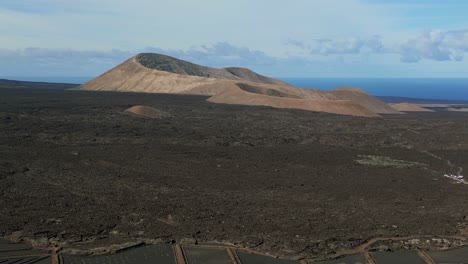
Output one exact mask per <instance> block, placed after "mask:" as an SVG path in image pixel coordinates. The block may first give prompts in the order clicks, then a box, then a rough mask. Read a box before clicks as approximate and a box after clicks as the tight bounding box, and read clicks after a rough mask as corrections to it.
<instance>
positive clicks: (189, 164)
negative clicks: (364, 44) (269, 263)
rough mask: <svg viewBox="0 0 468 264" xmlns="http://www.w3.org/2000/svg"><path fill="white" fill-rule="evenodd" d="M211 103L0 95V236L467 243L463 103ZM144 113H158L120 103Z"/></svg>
mask: <svg viewBox="0 0 468 264" xmlns="http://www.w3.org/2000/svg"><path fill="white" fill-rule="evenodd" d="M206 98H207V97H203V96H190V95H162V94H139V93H111V92H86V91H67V90H51V89H0V157H1V159H0V196H1V199H0V236H5V237H7V238H12V237H16V238H23V239H33V240H36V241H47V240H51V239H52V240H56V241H58V242H59V244H61V245H62V246H64V247H74V246H75V245H80V246H81V247H89V248H92V247H95V246H97V245H107V244H113V243H123V242H129V241H160V242H169V241H180V240H181V239H187V238H189V239H194V240H196V241H197V242H198V243H201V242H223V243H233V244H235V245H238V246H241V247H247V248H251V249H254V250H257V251H261V252H269V253H274V254H278V255H284V256H293V255H301V256H304V257H316V256H319V255H332V254H335V253H339V252H342V251H345V250H349V249H353V248H356V247H358V246H359V245H361V244H362V243H364V242H365V241H368V240H370V239H372V238H379V237H397V238H398V237H411V236H415V237H417V236H421V237H426V236H434V237H466V236H467V234H468V206H467V205H466V201H467V200H468V185H464V184H456V183H454V182H453V181H452V180H451V179H448V178H446V177H443V175H444V174H463V168H467V169H468V159H466V157H468V122H467V120H468V113H463V112H436V113H412V114H404V115H384V116H383V117H381V118H365V117H352V116H343V115H333V114H326V113H316V112H310V111H302V110H289V109H274V108H269V107H254V106H236V105H222V104H212V103H209V102H206ZM135 105H145V106H149V107H153V108H155V109H157V110H159V111H160V112H161V113H163V114H162V115H161V116H162V117H161V118H142V117H138V116H135V115H133V114H131V113H128V112H125V110H126V109H128V108H130V107H132V106H135Z"/></svg>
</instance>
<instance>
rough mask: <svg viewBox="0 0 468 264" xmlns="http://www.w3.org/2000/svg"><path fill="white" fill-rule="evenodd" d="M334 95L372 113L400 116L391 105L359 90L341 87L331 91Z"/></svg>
mask: <svg viewBox="0 0 468 264" xmlns="http://www.w3.org/2000/svg"><path fill="white" fill-rule="evenodd" d="M330 93H332V94H333V95H335V96H336V97H337V98H339V99H341V100H350V101H353V102H355V103H357V104H360V105H362V106H364V107H365V108H367V109H369V110H370V111H372V112H375V113H379V114H398V113H399V112H398V111H397V110H396V109H394V108H392V107H391V106H390V105H388V104H386V103H384V102H382V101H380V100H379V99H377V98H375V97H373V96H371V95H369V94H368V93H366V92H364V91H363V90H361V89H359V88H354V87H340V88H337V89H335V90H332V91H330Z"/></svg>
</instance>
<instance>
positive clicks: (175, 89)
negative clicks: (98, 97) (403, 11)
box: [80, 53, 398, 117]
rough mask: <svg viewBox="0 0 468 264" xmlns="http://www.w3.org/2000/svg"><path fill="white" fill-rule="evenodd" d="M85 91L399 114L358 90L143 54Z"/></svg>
mask: <svg viewBox="0 0 468 264" xmlns="http://www.w3.org/2000/svg"><path fill="white" fill-rule="evenodd" d="M80 89H82V90H94V91H116V92H146V93H172V94H198V95H206V96H209V97H210V98H209V99H208V101H210V102H214V103H225V104H243V105H264V106H271V107H278V108H296V109H304V110H310V111H320V112H328V113H335V114H344V115H354V116H366V117H376V116H378V113H398V112H397V111H396V110H394V109H392V108H391V107H390V106H388V105H386V104H385V103H383V102H381V101H379V100H378V99H376V98H375V97H372V96H371V95H369V94H367V93H365V92H363V91H361V90H359V89H357V88H352V89H351V88H340V89H337V90H335V91H332V92H328V91H319V90H314V89H304V88H298V87H295V86H292V85H290V84H288V83H285V82H283V81H280V80H277V79H274V78H270V77H266V76H263V75H260V74H258V73H255V72H253V71H251V70H249V69H245V68H237V67H231V68H224V69H215V68H210V67H205V66H201V65H197V64H194V63H191V62H187V61H183V60H179V59H176V58H173V57H170V56H166V55H161V54H152V53H142V54H138V55H137V56H135V57H132V58H130V59H129V60H127V61H125V62H124V63H122V64H120V65H118V66H117V67H115V68H113V69H111V70H109V71H107V72H105V73H104V74H102V75H101V76H99V77H97V78H96V79H94V80H91V81H90V82H88V83H85V84H83V85H82V86H80Z"/></svg>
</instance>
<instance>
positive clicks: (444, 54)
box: [396, 30, 468, 62]
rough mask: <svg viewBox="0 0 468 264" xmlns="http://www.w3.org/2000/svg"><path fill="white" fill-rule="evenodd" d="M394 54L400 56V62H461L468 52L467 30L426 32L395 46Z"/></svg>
mask: <svg viewBox="0 0 468 264" xmlns="http://www.w3.org/2000/svg"><path fill="white" fill-rule="evenodd" d="M396 52H398V53H399V54H401V61H402V62H419V61H421V60H423V59H427V60H435V61H461V60H463V59H464V55H465V53H466V52H468V30H458V31H442V30H431V31H426V32H424V33H422V34H421V35H419V36H418V37H416V38H412V39H410V40H408V41H406V42H404V43H402V44H399V45H397V47H396Z"/></svg>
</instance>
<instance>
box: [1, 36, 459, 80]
mask: <svg viewBox="0 0 468 264" xmlns="http://www.w3.org/2000/svg"><path fill="white" fill-rule="evenodd" d="M283 45H285V46H289V47H292V48H293V49H297V50H300V51H301V52H298V53H294V52H292V53H291V54H289V55H288V56H282V57H281V56H272V55H269V54H267V53H265V52H263V51H261V50H256V49H251V48H247V47H243V46H238V45H234V44H232V43H229V42H216V43H214V44H210V45H200V46H192V47H190V48H188V49H185V50H184V49H165V48H161V47H146V48H142V49H138V50H122V49H112V50H108V51H94V50H74V49H48V48H34V47H30V48H25V49H15V50H13V49H0V72H1V73H2V75H3V76H15V75H18V73H20V75H23V76H52V75H57V74H58V75H61V76H96V75H98V74H100V73H102V72H104V71H106V70H108V69H110V68H112V67H114V66H116V65H118V64H119V63H121V62H123V61H124V60H126V59H128V58H129V57H131V56H134V55H135V54H137V53H140V52H154V53H161V54H166V55H169V56H173V57H176V58H180V59H183V60H188V61H192V62H194V63H198V64H202V65H207V66H211V67H217V68H221V67H227V66H240V67H248V68H251V69H253V70H256V71H259V72H260V73H263V74H267V75H275V76H291V75H294V73H293V72H294V71H296V72H303V73H304V75H305V76H307V75H311V73H312V74H313V75H323V74H324V72H325V73H326V74H328V75H332V71H333V70H334V69H335V70H337V69H339V71H346V72H348V73H350V74H351V71H350V70H351V69H352V70H356V71H357V69H360V70H364V71H365V70H367V69H366V65H364V66H363V65H361V66H360V67H356V65H357V64H365V63H362V61H360V62H359V63H356V61H357V60H359V59H360V58H361V57H362V55H366V56H367V57H368V56H372V57H376V58H379V56H383V57H385V56H387V57H388V56H390V57H395V58H399V60H400V62H401V63H403V64H410V63H411V64H416V63H418V62H422V61H426V62H427V61H429V62H430V61H432V62H434V63H436V62H439V61H457V62H460V61H464V59H465V54H466V53H467V52H468V30H457V31H441V30H430V31H426V32H423V33H421V34H420V35H418V36H416V37H414V38H409V39H408V40H406V41H403V42H401V43H393V44H385V43H384V41H383V40H382V38H381V37H380V36H372V37H369V38H362V37H352V38H346V39H343V38H340V39H318V40H315V41H314V42H313V43H307V42H304V41H301V40H297V39H288V40H287V41H285V42H284V43H283ZM304 51H305V52H304ZM367 57H366V63H367V61H368V60H369V59H368V58H367ZM340 65H345V66H340ZM367 66H368V68H371V67H376V66H375V64H374V65H370V64H369V65H367ZM377 66H379V65H378V63H377ZM343 69H344V70H343Z"/></svg>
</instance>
